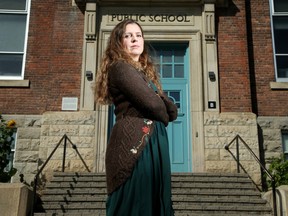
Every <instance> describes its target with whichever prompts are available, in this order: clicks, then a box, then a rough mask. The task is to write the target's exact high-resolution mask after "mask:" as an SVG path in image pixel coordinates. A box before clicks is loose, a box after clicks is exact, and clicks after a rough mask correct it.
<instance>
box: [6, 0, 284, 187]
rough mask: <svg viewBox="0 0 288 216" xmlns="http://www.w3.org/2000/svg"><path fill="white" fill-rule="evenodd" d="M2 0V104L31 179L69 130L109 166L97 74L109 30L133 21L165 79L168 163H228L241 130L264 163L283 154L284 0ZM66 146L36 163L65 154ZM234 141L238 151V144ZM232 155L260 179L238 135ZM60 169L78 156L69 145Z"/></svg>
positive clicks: (109, 117)
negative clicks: (174, 111) (170, 104)
mask: <svg viewBox="0 0 288 216" xmlns="http://www.w3.org/2000/svg"><path fill="white" fill-rule="evenodd" d="M1 2H2V3H0V23H1V29H2V30H1V32H0V112H1V113H2V115H3V116H4V118H5V119H11V118H13V119H15V120H16V123H17V135H16V138H17V139H16V142H15V147H13V152H14V158H13V160H11V161H13V164H14V167H15V168H17V170H18V172H17V175H15V176H14V178H13V181H14V182H18V181H19V178H20V177H19V174H24V180H25V181H26V182H28V183H30V182H31V181H32V180H33V178H34V176H35V174H36V173H37V170H39V168H40V167H41V165H42V164H43V163H44V162H45V161H46V159H47V158H48V156H49V155H50V153H51V152H52V151H53V149H54V147H55V145H56V144H57V143H58V142H59V140H60V139H61V137H62V136H63V135H64V134H66V135H67V136H68V137H69V139H70V140H71V141H72V142H73V143H74V144H76V146H77V148H78V151H79V153H80V154H81V155H82V157H83V159H84V161H85V163H86V164H87V165H88V167H89V169H90V170H92V171H93V172H104V171H105V164H104V160H105V149H106V144H107V139H108V137H109V131H110V129H111V126H112V125H113V114H112V108H111V107H108V106H100V105H98V104H95V102H94V93H93V86H94V83H95V77H96V73H97V68H98V67H99V62H100V60H101V56H102V53H103V51H104V50H105V46H106V43H107V40H108V37H109V34H110V32H111V30H112V29H113V27H114V26H115V25H116V24H117V23H119V22H120V21H122V20H124V19H128V18H131V19H134V20H136V21H138V22H139V23H140V24H141V25H142V27H143V29H144V37H145V41H146V42H147V46H148V47H149V48H150V50H151V56H152V57H153V58H154V59H155V64H156V65H157V68H158V69H159V73H160V76H161V82H162V84H163V89H164V91H165V92H166V93H167V94H168V96H169V97H170V98H171V99H172V100H173V101H174V102H175V103H176V105H177V106H178V112H179V115H178V118H177V120H176V121H174V122H173V123H171V124H170V125H169V126H168V127H167V131H168V134H169V141H170V146H169V148H170V149H169V150H170V157H171V165H172V172H219V173H221V172H224V173H227V172H228V173H229V172H236V171H237V166H236V162H235V160H234V159H233V158H232V157H231V155H230V154H229V153H228V152H227V150H225V148H224V147H225V145H226V144H228V143H230V142H231V141H232V140H233V138H234V137H235V136H236V135H239V136H240V137H241V138H242V139H243V140H244V141H245V143H247V145H248V146H249V147H250V148H251V149H252V150H253V152H254V153H255V154H256V155H257V156H258V157H259V158H260V160H261V161H262V162H263V163H265V160H267V158H270V157H273V156H275V157H278V156H280V155H281V154H283V153H284V154H286V155H288V109H287V104H288V94H287V93H288V47H287V46H285V39H286V38H287V36H288V3H286V1H284V0H253V1H249V0H245V1H243V0H178V1H175V0H166V1H164V0H142V1H131V0H125V1H123V0H122V1H119V0H62V1H58V0H45V1H44V0H22V1H16V0H9V1H1ZM62 150H63V146H61V147H60V149H59V150H57V151H56V153H55V155H53V157H52V158H51V161H50V162H49V163H48V165H47V168H46V169H45V172H44V174H43V176H42V177H43V179H44V181H45V179H46V180H47V179H49V177H50V176H51V172H50V171H57V170H60V169H61V166H62V154H63V153H62V152H63V151H62ZM231 151H232V152H234V153H235V152H236V149H235V145H232V146H231ZM239 154H240V160H241V163H242V164H243V166H244V167H245V169H246V170H247V171H248V173H249V174H250V175H251V176H252V177H253V179H254V180H255V181H256V182H258V183H259V184H260V176H261V173H260V167H259V165H258V164H257V163H256V162H255V160H254V158H253V156H252V155H251V154H250V153H249V152H248V150H247V149H246V148H244V147H243V145H242V146H241V145H240V151H239ZM65 170H66V171H73V172H76V171H77V172H82V171H85V167H84V165H83V164H82V162H81V159H80V158H79V156H78V155H77V154H76V153H75V151H74V150H73V148H71V147H68V149H67V155H66V169H65Z"/></svg>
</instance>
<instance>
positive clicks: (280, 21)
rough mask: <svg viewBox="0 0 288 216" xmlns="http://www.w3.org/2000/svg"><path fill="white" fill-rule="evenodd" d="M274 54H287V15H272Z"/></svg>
mask: <svg viewBox="0 0 288 216" xmlns="http://www.w3.org/2000/svg"><path fill="white" fill-rule="evenodd" d="M273 25H274V40H275V48H276V50H275V51H276V54H283V53H286V54H288V46H287V45H286V43H287V38H288V17H273Z"/></svg>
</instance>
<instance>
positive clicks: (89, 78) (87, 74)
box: [85, 71, 93, 81]
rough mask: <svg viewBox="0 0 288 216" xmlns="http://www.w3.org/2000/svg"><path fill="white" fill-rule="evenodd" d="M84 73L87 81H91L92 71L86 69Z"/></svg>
mask: <svg viewBox="0 0 288 216" xmlns="http://www.w3.org/2000/svg"><path fill="white" fill-rule="evenodd" d="M85 75H86V77H87V80H88V81H92V80H93V73H92V71H86V73H85Z"/></svg>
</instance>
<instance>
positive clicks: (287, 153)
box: [282, 131, 288, 160]
mask: <svg viewBox="0 0 288 216" xmlns="http://www.w3.org/2000/svg"><path fill="white" fill-rule="evenodd" d="M282 143H283V152H284V157H285V159H286V160H288V131H283V132H282Z"/></svg>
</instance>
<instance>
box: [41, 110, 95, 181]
mask: <svg viewBox="0 0 288 216" xmlns="http://www.w3.org/2000/svg"><path fill="white" fill-rule="evenodd" d="M65 134H66V135H67V137H68V138H69V140H71V142H72V143H73V144H75V145H76V147H77V150H78V152H79V154H80V156H81V157H82V159H83V160H84V162H85V164H86V165H87V166H88V168H89V170H90V171H93V167H94V166H95V151H94V146H95V112H93V111H81V112H46V113H44V114H43V116H42V127H41V138H40V146H39V162H40V163H41V164H42V163H44V162H45V160H46V159H47V158H48V157H49V155H50V154H51V152H52V151H53V150H54V148H55V146H56V145H57V144H58V143H59V141H60V140H61V138H62V137H63V136H64V135H65ZM63 150H64V140H63V142H62V143H61V144H60V146H59V148H58V149H57V151H56V152H55V153H54V154H53V156H52V157H51V160H50V161H49V163H48V164H47V166H46V168H45V169H44V171H43V175H45V176H44V177H43V176H42V177H43V178H44V179H46V180H49V179H50V178H51V174H52V173H53V172H54V171H61V170H62V161H63ZM80 156H79V155H78V154H77V152H76V151H75V149H73V148H72V145H71V143H70V142H69V141H67V149H66V161H65V171H67V172H69V171H70V172H72V171H73V172H87V170H86V168H85V165H84V164H83V162H82V161H81V157H80Z"/></svg>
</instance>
